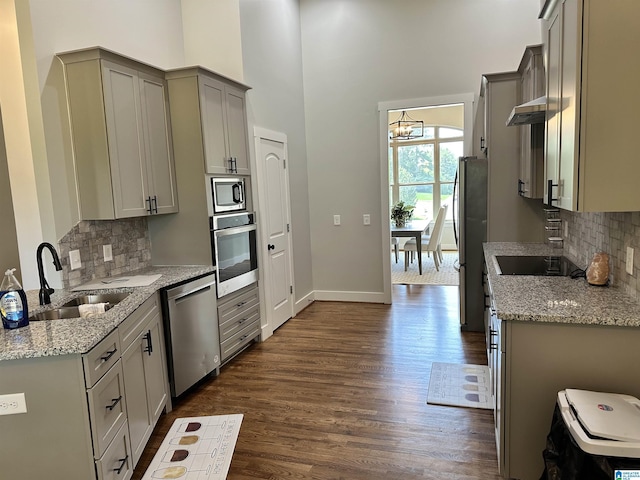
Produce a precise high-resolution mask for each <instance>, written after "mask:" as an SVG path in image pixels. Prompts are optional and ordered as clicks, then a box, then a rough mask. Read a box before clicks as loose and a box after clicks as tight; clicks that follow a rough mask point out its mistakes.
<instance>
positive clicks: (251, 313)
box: [220, 305, 260, 342]
mask: <svg viewBox="0 0 640 480" xmlns="http://www.w3.org/2000/svg"><path fill="white" fill-rule="evenodd" d="M259 318H260V305H255V306H254V307H252V308H251V309H250V310H248V311H243V312H239V313H238V314H237V315H235V316H234V317H232V318H230V319H229V320H228V321H226V322H225V323H224V324H221V325H220V342H224V341H225V340H228V339H229V338H231V337H233V336H234V335H235V334H237V333H238V332H239V331H241V330H243V329H244V328H245V327H246V326H247V325H250V324H252V323H255V322H257V321H258V319H259Z"/></svg>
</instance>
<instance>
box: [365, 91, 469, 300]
mask: <svg viewBox="0 0 640 480" xmlns="http://www.w3.org/2000/svg"><path fill="white" fill-rule="evenodd" d="M452 103H463V104H464V136H463V138H464V154H465V155H470V154H471V147H472V143H473V140H472V139H473V103H474V94H473V93H460V94H455V95H444V96H441V97H423V98H413V99H406V100H391V101H388V102H379V103H378V115H379V139H380V144H379V146H380V192H382V195H381V202H380V209H381V212H382V214H381V215H380V218H381V219H382V221H381V222H380V224H381V225H380V227H381V231H380V235H381V236H382V251H381V252H380V255H382V258H384V259H385V261H384V262H382V275H383V285H384V295H383V301H384V303H389V304H390V303H391V300H392V299H391V297H392V295H391V261H390V258H391V256H390V253H389V252H391V235H390V233H389V232H390V231H391V219H390V218H389V212H390V205H389V110H401V109H403V108H405V109H408V108H415V107H432V106H437V105H450V104H452Z"/></svg>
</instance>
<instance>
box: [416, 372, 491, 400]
mask: <svg viewBox="0 0 640 480" xmlns="http://www.w3.org/2000/svg"><path fill="white" fill-rule="evenodd" d="M490 381H491V377H490V373H489V367H487V366H486V365H469V364H457V363H439V362H434V363H433V364H432V365H431V377H430V378H429V392H428V394H427V403H430V404H435V405H450V406H454V407H472V408H485V409H492V408H493V401H492V399H491V386H490Z"/></svg>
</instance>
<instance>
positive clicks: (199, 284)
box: [166, 275, 216, 303]
mask: <svg viewBox="0 0 640 480" xmlns="http://www.w3.org/2000/svg"><path fill="white" fill-rule="evenodd" d="M215 284H216V277H215V275H211V276H209V275H208V276H206V277H202V278H199V279H197V280H193V281H191V282H188V283H185V284H184V285H180V286H179V287H174V288H170V289H168V290H167V291H166V294H167V300H168V301H169V302H176V303H178V302H181V301H182V300H185V299H186V298H188V297H190V296H193V295H197V294H199V293H203V292H206V291H208V290H211V287H213V286H214V285H215Z"/></svg>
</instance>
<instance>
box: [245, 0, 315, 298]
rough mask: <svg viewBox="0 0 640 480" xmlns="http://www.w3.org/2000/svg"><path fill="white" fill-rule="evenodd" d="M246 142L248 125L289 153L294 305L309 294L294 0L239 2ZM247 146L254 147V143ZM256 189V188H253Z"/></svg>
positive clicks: (304, 161)
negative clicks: (278, 137) (283, 141)
mask: <svg viewBox="0 0 640 480" xmlns="http://www.w3.org/2000/svg"><path fill="white" fill-rule="evenodd" d="M240 21H241V25H242V61H243V65H244V75H245V82H246V83H247V85H250V86H251V87H252V89H251V90H249V92H248V95H247V98H248V101H247V104H248V116H249V130H250V132H249V137H250V138H251V137H252V136H253V126H254V125H255V126H259V127H263V128H268V129H270V130H275V131H278V132H282V133H285V134H286V135H287V141H288V152H289V159H288V165H289V184H290V191H291V223H292V239H293V257H294V265H293V267H294V276H295V293H296V297H297V298H296V301H299V300H300V299H301V298H303V297H304V296H305V295H307V294H309V293H310V292H311V291H312V290H313V281H312V277H311V271H312V269H311V244H310V238H309V232H310V225H309V194H308V181H307V152H306V146H305V144H306V136H305V118H304V97H303V88H302V53H301V45H300V16H299V8H298V2H297V0H240ZM250 143H251V147H252V148H254V145H253V139H251V142H250ZM258 188H259V186H258Z"/></svg>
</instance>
